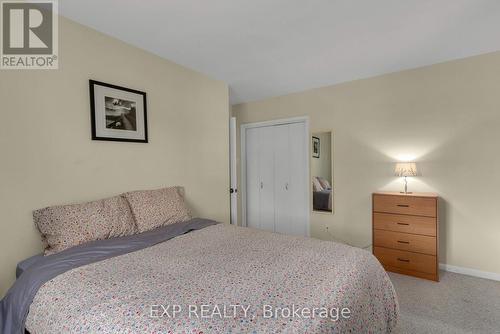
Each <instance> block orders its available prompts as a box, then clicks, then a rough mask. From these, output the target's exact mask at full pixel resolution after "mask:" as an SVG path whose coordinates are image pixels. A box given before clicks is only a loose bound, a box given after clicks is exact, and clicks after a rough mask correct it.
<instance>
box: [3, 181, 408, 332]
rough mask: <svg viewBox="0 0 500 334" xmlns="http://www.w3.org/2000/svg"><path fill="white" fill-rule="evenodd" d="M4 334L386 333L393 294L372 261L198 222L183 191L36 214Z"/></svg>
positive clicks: (338, 249) (307, 241) (394, 307)
mask: <svg viewBox="0 0 500 334" xmlns="http://www.w3.org/2000/svg"><path fill="white" fill-rule="evenodd" d="M33 219H34V223H35V226H36V227H37V229H38V230H39V232H40V235H41V238H42V241H43V243H44V253H43V255H38V256H35V257H33V258H30V259H29V260H26V261H23V262H22V263H20V264H19V265H18V268H17V273H16V274H17V275H18V278H17V280H16V282H15V283H14V285H13V286H12V287H11V288H10V289H9V291H8V292H7V294H6V295H5V297H4V298H3V299H2V301H1V302H0V332H1V333H6V334H7V333H9V334H21V333H24V331H25V330H26V331H28V332H30V333H33V334H35V333H36V334H48V333H105V334H106V333H109V334H111V333H241V332H244V333H250V332H252V333H277V332H286V333H346V332H351V333H390V332H391V331H392V330H393V329H394V328H395V326H396V323H397V319H398V312H399V308H398V303H397V298H396V294H395V292H394V288H393V286H392V284H391V281H390V280H389V277H388V276H387V274H386V272H385V271H384V269H383V268H382V266H381V265H380V263H379V262H378V261H377V260H376V259H375V257H373V256H372V255H371V254H370V253H368V252H366V251H364V250H362V249H358V248H354V247H350V246H347V245H344V244H339V243H335V242H331V241H321V240H316V239H312V238H306V237H298V236H288V235H283V234H278V233H271V232H266V231H261V230H256V229H251V228H246V227H237V226H232V225H228V224H222V223H217V222H215V221H213V220H208V219H200V218H194V219H193V218H191V214H190V212H189V209H188V208H187V206H186V205H185V201H184V196H183V189H182V187H168V188H162V189H156V190H144V191H133V192H128V193H124V194H121V195H118V196H114V197H110V198H106V199H101V200H98V201H93V202H87V203H80V204H68V205H60V206H53V207H47V208H43V209H39V210H35V211H34V212H33Z"/></svg>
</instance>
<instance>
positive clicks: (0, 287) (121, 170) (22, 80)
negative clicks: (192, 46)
mask: <svg viewBox="0 0 500 334" xmlns="http://www.w3.org/2000/svg"><path fill="white" fill-rule="evenodd" d="M59 31H60V43H59V45H60V69H59V70H51V71H0V103H1V104H0V113H1V118H0V122H1V123H0V124H1V131H0V155H1V158H0V159H1V164H0V212H1V218H0V226H1V232H0V268H1V270H0V295H3V293H4V292H5V291H6V289H7V288H8V286H10V284H11V283H12V281H13V279H14V271H15V265H16V263H17V262H18V261H19V260H21V259H23V258H26V257H28V256H30V255H32V254H35V253H37V252H39V251H40V250H41V248H40V246H41V245H40V242H39V236H38V234H37V233H36V231H35V229H34V226H33V222H32V217H31V211H32V210H33V209H37V208H41V207H45V206H48V205H54V204H62V203H73V202H81V201H88V200H95V199H98V198H101V197H105V196H112V195H115V194H119V193H121V192H124V191H128V190H133V189H147V188H157V187H162V186H169V185H183V186H185V191H186V197H187V200H188V202H189V205H190V207H191V209H192V210H193V211H194V214H195V215H197V216H203V217H209V218H213V219H217V220H219V221H223V222H228V220H229V196H228V188H229V177H228V175H229V171H228V164H229V159H228V145H229V144H228V120H229V110H228V89H227V85H226V84H224V83H222V82H219V81H215V80H212V79H210V78H208V77H206V76H204V75H201V74H199V73H197V72H194V71H192V70H189V69H186V68H184V67H181V66H179V65H176V64H174V63H172V62H169V61H166V60H164V59H161V58H159V57H157V56H154V55H152V54H150V53H147V52H145V51H143V50H140V49H137V48H135V47H132V46H130V45H127V44H125V43H122V42H120V41H118V40H116V39H113V38H110V37H108V36H106V35H103V34H101V33H98V32H96V31H94V30H91V29H89V28H86V27H84V26H81V25H79V24H76V23H73V22H71V21H68V20H67V19H64V18H61V20H60V29H59ZM90 78H92V79H95V80H99V81H104V82H108V83H112V84H117V85H121V86H125V87H130V88H134V89H138V90H142V91H145V92H147V99H148V100H147V103H148V121H149V144H138V143H119V142H103V141H92V140H90V112H89V92H88V90H89V88H88V80H89V79H90Z"/></svg>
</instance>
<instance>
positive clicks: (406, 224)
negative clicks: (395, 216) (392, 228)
mask: <svg viewBox="0 0 500 334" xmlns="http://www.w3.org/2000/svg"><path fill="white" fill-rule="evenodd" d="M397 224H398V225H405V226H408V225H410V224H408V223H397Z"/></svg>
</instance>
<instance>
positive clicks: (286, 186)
mask: <svg viewBox="0 0 500 334" xmlns="http://www.w3.org/2000/svg"><path fill="white" fill-rule="evenodd" d="M285 189H286V190H288V182H287V183H286V184H285Z"/></svg>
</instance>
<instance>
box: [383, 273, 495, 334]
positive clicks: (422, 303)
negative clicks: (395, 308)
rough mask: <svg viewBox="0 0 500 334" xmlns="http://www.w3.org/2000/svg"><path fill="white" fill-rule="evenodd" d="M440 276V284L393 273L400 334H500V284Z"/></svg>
mask: <svg viewBox="0 0 500 334" xmlns="http://www.w3.org/2000/svg"><path fill="white" fill-rule="evenodd" d="M440 275H441V277H440V282H439V283H436V282H432V281H428V280H423V279H418V278H414V277H409V276H404V275H399V274H394V273H389V276H390V277H391V280H392V282H393V284H394V287H395V288H396V292H397V294H398V298H399V306H400V310H401V317H400V320H399V325H398V329H397V331H396V333H404V334H406V333H419V334H420V333H432V334H441V333H443V334H448V333H450V334H462V333H500V282H497V281H491V280H486V279H481V278H476V277H470V276H465V275H460V274H454V273H449V272H441V273H440Z"/></svg>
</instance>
